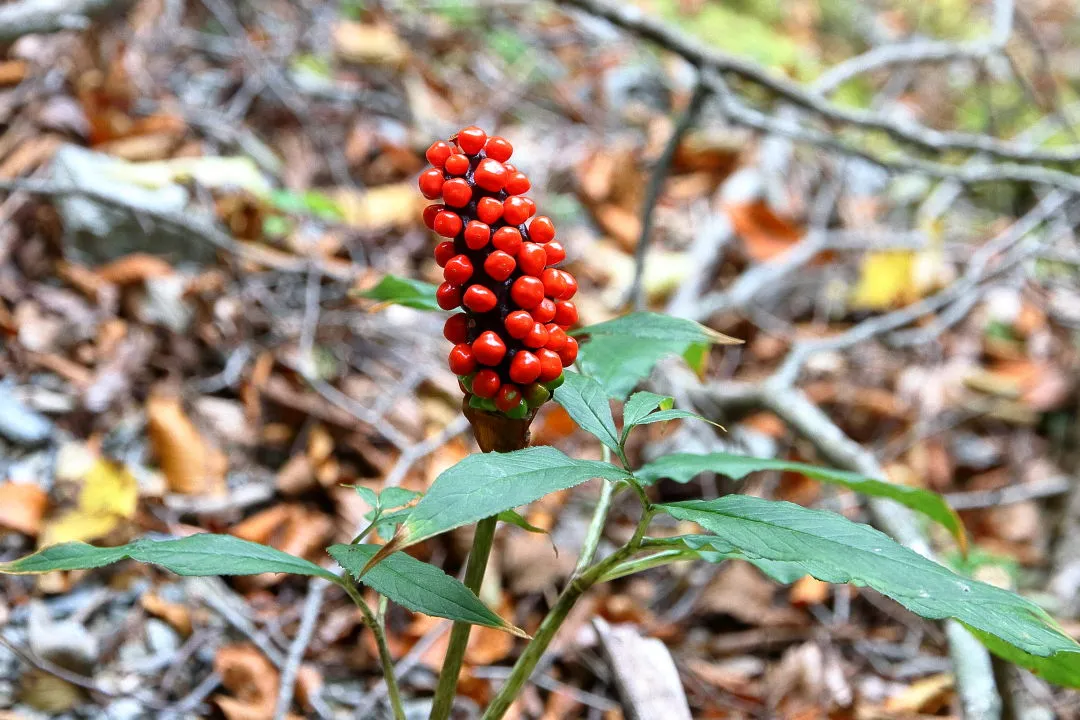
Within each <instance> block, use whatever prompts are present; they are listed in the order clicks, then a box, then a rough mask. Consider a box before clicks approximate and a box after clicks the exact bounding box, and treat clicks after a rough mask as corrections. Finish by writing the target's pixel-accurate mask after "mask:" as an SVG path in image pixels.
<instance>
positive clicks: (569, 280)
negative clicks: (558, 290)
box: [556, 270, 577, 300]
mask: <svg viewBox="0 0 1080 720" xmlns="http://www.w3.org/2000/svg"><path fill="white" fill-rule="evenodd" d="M559 272H561V273H562V274H563V279H564V280H566V290H565V291H564V292H563V294H562V295H560V296H558V297H557V298H556V300H569V299H570V298H572V297H574V295H576V294H577V278H575V277H574V276H573V275H571V274H570V273H568V272H566V271H565V270H560V271H559Z"/></svg>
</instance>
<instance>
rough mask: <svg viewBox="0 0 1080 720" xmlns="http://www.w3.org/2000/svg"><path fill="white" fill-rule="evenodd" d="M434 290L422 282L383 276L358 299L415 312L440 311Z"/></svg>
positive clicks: (428, 284) (429, 284)
mask: <svg viewBox="0 0 1080 720" xmlns="http://www.w3.org/2000/svg"><path fill="white" fill-rule="evenodd" d="M435 289H436V288H435V286H434V285H432V284H431V283H426V282H424V281H423V280H414V279H412V278H403V277H398V276H397V275H383V278H382V280H380V281H379V284H378V285H376V286H375V287H373V288H371V289H370V290H365V291H364V292H362V293H360V297H363V298H368V299H369V300H381V301H382V302H384V303H393V304H397V305H404V306H405V307H411V308H416V309H417V310H440V309H441V308H440V307H439V303H438V302H436V300H435Z"/></svg>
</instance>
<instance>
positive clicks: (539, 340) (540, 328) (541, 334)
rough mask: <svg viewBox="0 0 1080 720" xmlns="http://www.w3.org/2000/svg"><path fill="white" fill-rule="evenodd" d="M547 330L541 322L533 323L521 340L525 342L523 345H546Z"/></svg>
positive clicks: (535, 346)
mask: <svg viewBox="0 0 1080 720" xmlns="http://www.w3.org/2000/svg"><path fill="white" fill-rule="evenodd" d="M547 341H548V331H547V327H545V326H544V324H543V323H533V326H532V330H530V331H529V334H528V335H526V336H525V339H524V340H522V342H523V343H525V347H529V348H542V347H544V346H545V345H547Z"/></svg>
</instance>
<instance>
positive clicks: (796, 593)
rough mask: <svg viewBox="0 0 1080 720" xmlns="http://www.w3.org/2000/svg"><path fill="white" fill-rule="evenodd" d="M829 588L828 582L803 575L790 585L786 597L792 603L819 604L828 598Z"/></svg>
mask: <svg viewBox="0 0 1080 720" xmlns="http://www.w3.org/2000/svg"><path fill="white" fill-rule="evenodd" d="M829 590H830V586H829V583H827V582H822V581H820V580H818V579H817V578H812V577H810V576H809V575H805V576H803V577H801V578H799V579H798V580H797V581H796V582H795V584H794V585H792V586H791V592H790V593H789V594H788V597H789V598H790V599H791V604H792V605H799V606H806V605H821V604H822V603H824V602H825V601H826V600H828V599H829Z"/></svg>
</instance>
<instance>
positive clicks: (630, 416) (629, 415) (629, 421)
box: [623, 390, 675, 433]
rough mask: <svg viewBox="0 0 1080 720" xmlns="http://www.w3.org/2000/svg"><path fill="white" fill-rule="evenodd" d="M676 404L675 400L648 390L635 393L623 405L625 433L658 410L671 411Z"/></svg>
mask: <svg viewBox="0 0 1080 720" xmlns="http://www.w3.org/2000/svg"><path fill="white" fill-rule="evenodd" d="M674 404H675V398H672V397H668V396H667V395H657V394H656V393H653V392H648V391H646V390H642V391H641V392H636V393H634V394H633V395H631V396H630V399H629V400H627V401H626V404H625V405H623V432H624V433H625V431H626V428H627V427H631V426H633V425H637V424H638V423H639V422H640V421H641V419H642V418H644V417H645V416H646V415H648V414H649V413H651V412H652V411H653V410H656V409H657V408H660V409H662V410H669V409H671V408H672V407H673V406H674Z"/></svg>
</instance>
